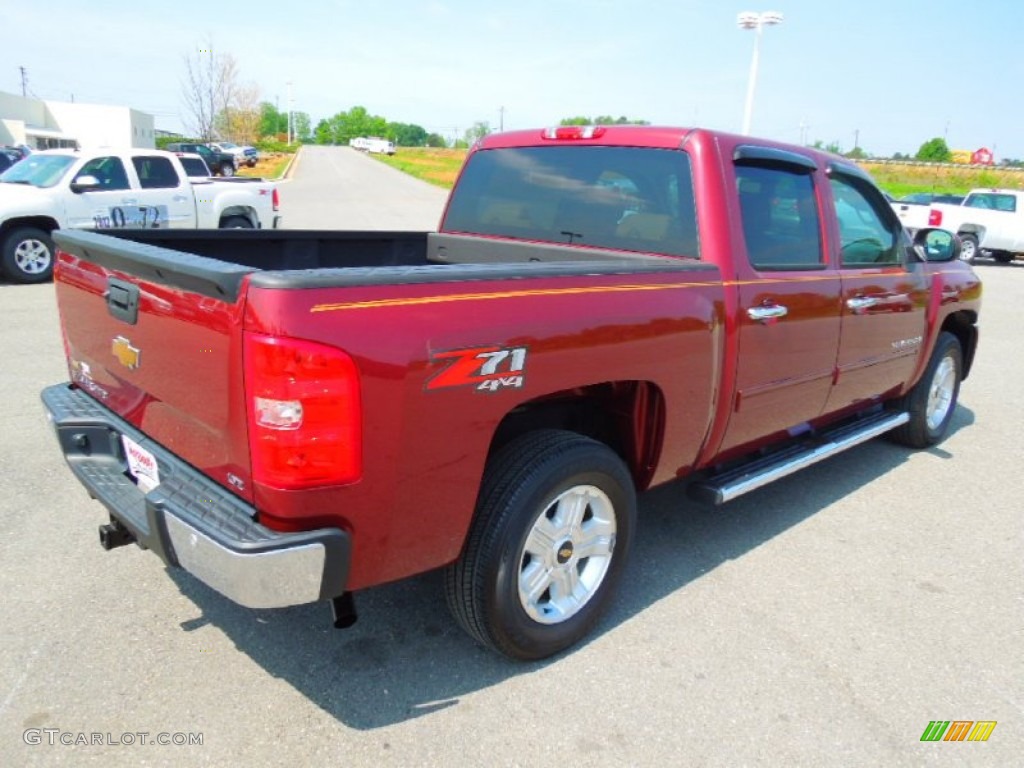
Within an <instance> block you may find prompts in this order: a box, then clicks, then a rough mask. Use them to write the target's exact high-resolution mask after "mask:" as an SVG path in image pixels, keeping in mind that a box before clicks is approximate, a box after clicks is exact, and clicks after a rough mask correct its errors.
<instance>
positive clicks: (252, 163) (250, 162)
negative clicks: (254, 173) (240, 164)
mask: <svg viewBox="0 0 1024 768" xmlns="http://www.w3.org/2000/svg"><path fill="white" fill-rule="evenodd" d="M245 164H246V165H248V166H249V167H250V168H255V167H256V161H255V160H247V161H246V163H245Z"/></svg>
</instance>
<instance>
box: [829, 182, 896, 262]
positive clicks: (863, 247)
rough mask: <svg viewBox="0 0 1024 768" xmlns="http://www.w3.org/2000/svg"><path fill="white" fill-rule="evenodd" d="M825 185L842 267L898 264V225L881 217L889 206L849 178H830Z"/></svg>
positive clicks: (862, 185)
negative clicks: (828, 189) (835, 222)
mask: <svg viewBox="0 0 1024 768" xmlns="http://www.w3.org/2000/svg"><path fill="white" fill-rule="evenodd" d="M829 182H830V184H831V186H832V198H833V201H834V204H835V209H836V219H837V220H838V222H839V246H840V263H841V264H842V266H844V267H868V266H879V265H886V264H888V265H894V264H899V263H900V247H899V246H900V232H899V230H900V225H899V223H898V221H897V223H896V224H895V225H894V224H893V219H892V218H891V217H888V216H886V215H885V214H884V209H887V208H888V207H889V206H888V205H886V204H885V201H884V199H883V198H882V196H881V195H879V194H877V192H875V191H874V190H873V188H871V187H870V186H869V185H867V184H866V183H865V182H861V181H859V180H858V179H854V178H852V177H851V178H848V177H845V176H841V175H833V176H832V178H831V179H830V180H829ZM872 193H874V194H872ZM879 201H881V202H879Z"/></svg>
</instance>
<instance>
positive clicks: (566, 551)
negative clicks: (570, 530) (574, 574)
mask: <svg viewBox="0 0 1024 768" xmlns="http://www.w3.org/2000/svg"><path fill="white" fill-rule="evenodd" d="M572 553H573V546H572V540H571V539H566V540H565V541H563V542H562V543H561V544H560V545H559V546H558V554H557V559H558V564H559V565H565V564H566V563H568V562H569V560H570V559H571V558H572Z"/></svg>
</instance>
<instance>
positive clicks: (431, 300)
mask: <svg viewBox="0 0 1024 768" xmlns="http://www.w3.org/2000/svg"><path fill="white" fill-rule="evenodd" d="M879 274H885V273H879V272H871V273H856V272H855V273H844V274H843V275H842V276H843V277H847V278H849V277H865V278H877V277H878V276H879ZM838 277H839V275H837V274H836V273H834V272H833V273H829V274H828V275H808V276H804V277H786V278H775V279H757V280H726V281H724V282H722V283H715V282H707V283H656V284H653V285H651V284H647V285H637V284H628V283H627V284H625V285H593V286H588V287H583V288H542V289H534V290H520V291H499V292H492V293H450V294H442V295H436V296H418V297H414V298H407V299H375V300H372V301H351V302H344V303H339V304H315V305H314V306H312V307H311V308H310V310H309V311H310V312H342V311H345V310H349V309H379V308H384V307H410V306H422V305H426V304H447V303H451V302H457V301H492V300H494V299H521V298H527V297H532V296H580V295H585V294H591V293H628V292H636V291H665V290H672V289H676V288H700V287H702V286H709V285H722V286H724V287H732V286H741V285H771V284H778V283H816V282H821V281H824V280H836V279H837V278H838Z"/></svg>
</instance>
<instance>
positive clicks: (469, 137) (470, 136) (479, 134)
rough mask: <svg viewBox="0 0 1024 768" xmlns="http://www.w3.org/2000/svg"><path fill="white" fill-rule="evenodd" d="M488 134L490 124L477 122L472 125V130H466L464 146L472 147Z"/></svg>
mask: <svg viewBox="0 0 1024 768" xmlns="http://www.w3.org/2000/svg"><path fill="white" fill-rule="evenodd" d="M490 132H491V124H490V123H488V122H485V121H480V120H478V121H477V122H475V123H473V127H472V128H469V129H467V130H466V136H465V139H466V146H472V145H473V144H475V143H476V142H478V141H480V139H482V138H483V137H484V136H486V135H487V134H489V133H490Z"/></svg>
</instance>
